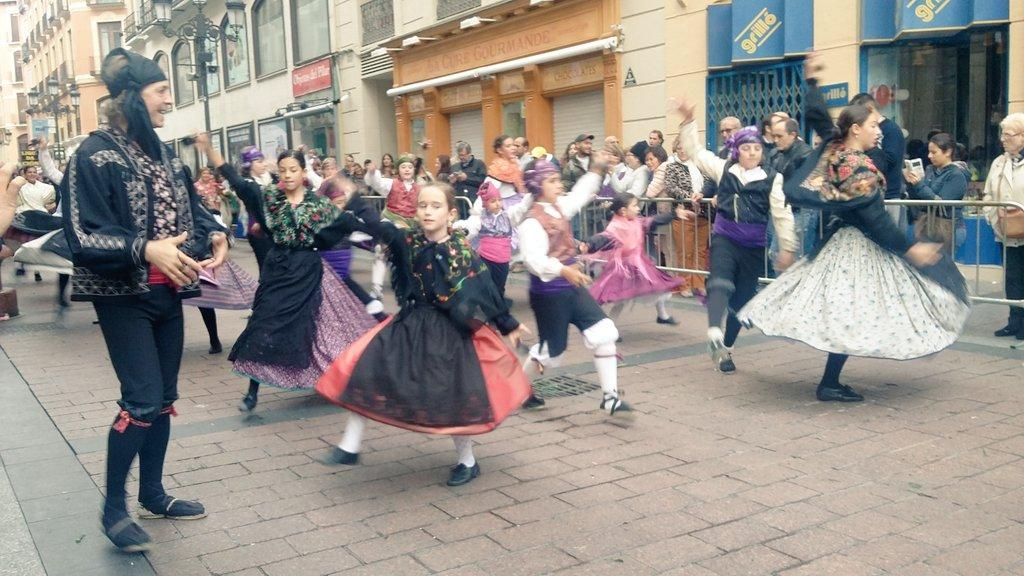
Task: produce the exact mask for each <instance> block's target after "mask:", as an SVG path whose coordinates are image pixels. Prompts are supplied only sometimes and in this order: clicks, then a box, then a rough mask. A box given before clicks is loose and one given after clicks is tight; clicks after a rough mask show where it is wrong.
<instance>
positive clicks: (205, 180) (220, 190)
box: [195, 166, 224, 220]
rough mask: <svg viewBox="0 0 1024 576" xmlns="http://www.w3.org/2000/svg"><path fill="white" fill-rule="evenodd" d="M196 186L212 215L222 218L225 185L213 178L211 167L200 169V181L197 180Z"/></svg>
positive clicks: (200, 197)
mask: <svg viewBox="0 0 1024 576" xmlns="http://www.w3.org/2000/svg"><path fill="white" fill-rule="evenodd" d="M195 186H196V193H197V194H199V199H200V200H202V202H203V206H205V207H206V209H207V210H208V211H209V212H210V214H213V215H214V216H220V215H221V208H222V206H223V204H224V185H223V184H221V183H220V182H217V179H216V178H214V177H213V170H212V169H211V168H210V167H209V166H203V167H202V168H200V169H199V180H196V183H195ZM222 220H223V219H222Z"/></svg>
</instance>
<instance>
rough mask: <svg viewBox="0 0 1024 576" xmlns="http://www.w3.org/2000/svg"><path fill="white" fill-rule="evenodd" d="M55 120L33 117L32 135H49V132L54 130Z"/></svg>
mask: <svg viewBox="0 0 1024 576" xmlns="http://www.w3.org/2000/svg"><path fill="white" fill-rule="evenodd" d="M56 128H57V125H56V122H54V121H53V118H33V119H32V137H33V138H39V137H40V136H42V137H49V136H50V134H53V133H54V132H56Z"/></svg>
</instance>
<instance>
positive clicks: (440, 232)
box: [316, 183, 530, 486]
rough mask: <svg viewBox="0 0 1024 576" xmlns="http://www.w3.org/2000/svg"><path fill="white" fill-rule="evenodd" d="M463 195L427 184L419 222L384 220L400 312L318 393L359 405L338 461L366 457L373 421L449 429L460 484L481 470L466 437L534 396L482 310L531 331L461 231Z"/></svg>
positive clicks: (349, 353)
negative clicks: (456, 227) (456, 224)
mask: <svg viewBox="0 0 1024 576" xmlns="http://www.w3.org/2000/svg"><path fill="white" fill-rule="evenodd" d="M457 215H458V210H457V209H456V205H455V193H454V191H453V190H452V188H451V187H450V186H448V185H447V184H443V183H437V184H429V185H426V186H424V187H423V188H422V190H421V191H420V195H419V200H418V203H417V220H418V222H419V228H413V229H400V228H397V227H395V226H394V225H393V224H390V223H388V222H381V223H380V224H379V225H378V226H379V228H380V235H381V239H382V241H383V242H384V243H385V244H386V245H387V246H388V254H389V255H390V258H391V262H392V265H393V269H392V277H393V284H394V288H395V294H396V296H397V297H398V299H399V302H401V304H402V311H401V312H399V313H398V315H397V316H394V317H392V318H391V319H388V320H387V321H385V322H383V323H382V324H379V325H378V326H377V327H376V328H375V329H373V330H371V331H370V332H368V333H367V334H365V335H364V336H363V337H362V338H360V339H359V340H358V341H357V342H356V343H355V344H353V345H352V346H350V347H349V348H348V349H347V350H345V352H344V353H343V354H341V355H340V356H339V357H338V358H337V359H336V360H335V361H334V363H333V364H332V365H331V366H330V368H328V370H327V372H325V373H324V375H323V376H322V377H321V378H320V381H319V382H317V386H316V389H317V392H319V393H320V394H321V395H323V396H324V397H325V398H327V399H328V400H330V401H331V402H334V403H336V404H339V405H341V406H344V407H345V408H347V409H349V410H351V411H352V415H351V416H349V420H348V424H347V425H346V427H345V435H344V437H343V438H342V440H341V442H340V443H339V444H338V446H337V447H336V448H335V449H334V450H333V452H332V454H331V456H330V461H331V462H334V463H337V464H355V463H357V462H358V461H359V447H360V444H361V442H362V436H363V430H364V428H365V426H366V418H371V419H373V420H377V421H378V422H383V423H385V424H390V425H392V426H398V427H400V428H404V429H406V430H413V431H417V432H427V433H432V434H451V435H452V437H453V440H454V441H455V448H456V451H457V452H458V464H457V465H456V466H455V467H454V468H452V470H451V473H450V475H449V477H448V485H449V486H459V485H462V484H465V483H467V482H470V481H472V480H473V479H474V478H476V477H477V476H479V475H480V465H479V464H478V463H477V462H476V459H475V458H474V456H473V444H472V441H471V440H470V439H469V438H468V437H467V435H472V434H483V433H484V432H488V431H490V430H493V429H494V428H495V427H496V426H498V424H500V423H501V421H502V420H504V419H505V417H506V416H508V414H509V413H511V412H512V411H513V410H515V409H516V408H517V407H518V406H519V404H520V403H521V402H523V400H524V399H525V398H526V397H527V396H528V395H529V391H530V383H529V381H527V379H526V377H525V375H524V374H523V371H522V368H521V367H520V365H519V362H518V360H517V358H516V357H515V354H514V353H513V352H512V351H511V350H510V349H509V348H507V347H506V346H505V344H504V343H503V342H502V341H501V338H500V337H498V335H497V334H495V332H494V331H493V330H492V329H491V328H490V327H488V326H487V325H485V324H483V323H482V322H480V321H479V320H476V319H474V315H475V314H476V313H477V312H478V311H479V313H480V315H481V317H482V318H483V319H484V320H486V321H487V322H493V323H494V325H496V326H497V327H498V329H499V330H500V331H501V333H502V334H505V335H506V336H507V337H508V339H509V341H510V342H511V343H512V345H513V346H516V345H518V342H519V337H520V335H521V334H522V333H523V332H526V329H525V328H523V327H522V326H520V324H519V322H517V321H516V319H515V318H513V317H512V316H511V315H509V313H508V306H507V305H506V303H505V301H504V299H502V298H501V296H500V295H499V294H498V291H497V290H496V289H495V288H494V283H493V282H491V280H490V278H488V275H489V272H488V271H487V267H486V266H485V265H484V264H483V263H482V262H481V261H480V260H479V259H478V258H477V256H476V255H475V254H474V253H473V250H472V249H471V248H470V247H469V243H468V242H467V241H466V238H465V234H464V233H463V232H461V231H455V232H454V233H453V232H452V231H451V228H450V226H451V223H452V222H453V221H454V219H455V217H456V216H457Z"/></svg>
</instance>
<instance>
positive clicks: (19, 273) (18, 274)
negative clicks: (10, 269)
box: [14, 268, 25, 276]
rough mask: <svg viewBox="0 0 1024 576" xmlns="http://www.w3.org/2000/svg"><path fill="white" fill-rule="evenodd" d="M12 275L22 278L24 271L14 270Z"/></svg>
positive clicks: (21, 269) (20, 269)
mask: <svg viewBox="0 0 1024 576" xmlns="http://www.w3.org/2000/svg"><path fill="white" fill-rule="evenodd" d="M14 275H15V276H24V275H25V269H24V268H16V269H15V270H14Z"/></svg>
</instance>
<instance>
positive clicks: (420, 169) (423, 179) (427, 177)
mask: <svg viewBox="0 0 1024 576" xmlns="http://www.w3.org/2000/svg"><path fill="white" fill-rule="evenodd" d="M414 173H415V174H416V183H417V184H419V185H420V186H423V185H424V184H430V183H431V182H433V181H434V175H433V174H431V173H430V170H427V167H426V166H425V165H424V162H423V157H422V156H417V157H416V168H415V171H414Z"/></svg>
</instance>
